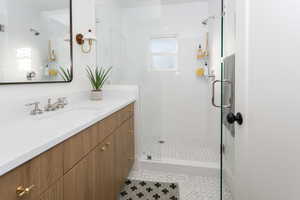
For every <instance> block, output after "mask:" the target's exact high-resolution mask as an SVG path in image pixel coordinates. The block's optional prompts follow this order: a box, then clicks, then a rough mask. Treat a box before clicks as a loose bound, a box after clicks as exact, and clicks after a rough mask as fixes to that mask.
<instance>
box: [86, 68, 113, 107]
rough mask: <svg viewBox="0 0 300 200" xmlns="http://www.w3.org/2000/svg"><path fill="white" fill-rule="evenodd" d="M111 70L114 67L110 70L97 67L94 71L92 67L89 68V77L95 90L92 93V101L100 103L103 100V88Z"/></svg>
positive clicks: (87, 69)
mask: <svg viewBox="0 0 300 200" xmlns="http://www.w3.org/2000/svg"><path fill="white" fill-rule="evenodd" d="M111 69H112V67H110V68H108V69H105V68H103V67H100V68H99V67H96V68H95V70H92V69H91V67H90V66H87V68H86V71H87V75H88V78H89V80H90V83H91V85H92V88H93V90H92V91H91V100H93V101H99V100H101V99H102V87H103V85H104V83H105V82H106V81H107V79H108V77H109V76H108V74H109V72H110V71H111Z"/></svg>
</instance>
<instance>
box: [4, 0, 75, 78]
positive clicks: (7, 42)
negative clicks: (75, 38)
mask: <svg viewBox="0 0 300 200" xmlns="http://www.w3.org/2000/svg"><path fill="white" fill-rule="evenodd" d="M71 4H72V0H60V1H35V0H27V1H18V0H0V5H1V7H0V13H2V14H1V15H0V19H1V21H0V52H1V53H0V60H1V63H0V84H20V83H44V82H47V83H53V82H70V81H71V80H72V39H71V38H72V14H71Z"/></svg>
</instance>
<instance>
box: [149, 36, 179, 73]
mask: <svg viewBox="0 0 300 200" xmlns="http://www.w3.org/2000/svg"><path fill="white" fill-rule="evenodd" d="M155 39H157V40H159V39H175V41H176V51H175V52H174V53H172V52H160V53H154V52H152V48H151V46H152V43H151V41H152V40H155ZM178 49H179V45H178V36H177V34H157V35H151V36H150V39H149V57H150V65H149V67H148V70H149V71H158V72H160V71H161V72H164V71H165V72H177V71H178ZM154 56H175V67H174V68H171V69H168V68H164V67H154V63H153V57H154Z"/></svg>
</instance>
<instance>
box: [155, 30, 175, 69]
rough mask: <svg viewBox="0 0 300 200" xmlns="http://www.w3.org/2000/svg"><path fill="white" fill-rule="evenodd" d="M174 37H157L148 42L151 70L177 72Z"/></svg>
mask: <svg viewBox="0 0 300 200" xmlns="http://www.w3.org/2000/svg"><path fill="white" fill-rule="evenodd" d="M177 49H178V47H177V38H176V36H158V37H152V38H151V40H150V53H151V70H159V71H176V70H177Z"/></svg>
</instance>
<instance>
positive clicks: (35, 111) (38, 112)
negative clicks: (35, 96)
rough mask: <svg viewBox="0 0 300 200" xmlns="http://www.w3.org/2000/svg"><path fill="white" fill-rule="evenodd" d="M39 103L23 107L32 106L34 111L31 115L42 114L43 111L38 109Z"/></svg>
mask: <svg viewBox="0 0 300 200" xmlns="http://www.w3.org/2000/svg"><path fill="white" fill-rule="evenodd" d="M39 105H40V102H38V101H37V102H33V103H28V104H26V105H25V106H27V107H29V106H34V109H33V110H32V111H31V112H30V114H31V115H36V114H42V113H43V111H42V110H41V109H40V108H39Z"/></svg>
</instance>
